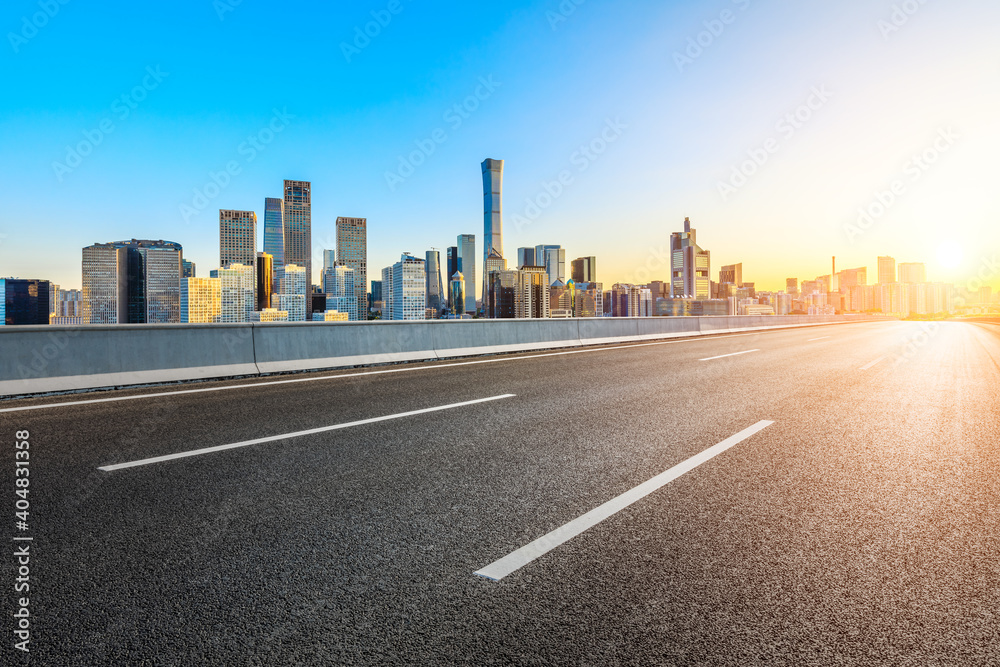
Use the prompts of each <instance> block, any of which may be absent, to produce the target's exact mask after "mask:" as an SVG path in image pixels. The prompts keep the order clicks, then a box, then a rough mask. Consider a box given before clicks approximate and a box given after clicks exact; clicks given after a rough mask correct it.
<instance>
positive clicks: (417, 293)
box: [392, 253, 427, 320]
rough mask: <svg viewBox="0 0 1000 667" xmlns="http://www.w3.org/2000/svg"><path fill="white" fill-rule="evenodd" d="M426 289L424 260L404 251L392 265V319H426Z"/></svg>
mask: <svg viewBox="0 0 1000 667" xmlns="http://www.w3.org/2000/svg"><path fill="white" fill-rule="evenodd" d="M426 290H427V276H426V273H425V270H424V260H422V259H417V258H416V257H413V256H412V255H408V254H405V253H404V254H403V255H402V257H400V259H399V261H398V262H396V263H395V264H393V265H392V319H394V320H423V319H426V318H425V308H426V306H425V304H426V302H427V293H426Z"/></svg>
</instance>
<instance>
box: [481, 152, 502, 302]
mask: <svg viewBox="0 0 1000 667" xmlns="http://www.w3.org/2000/svg"><path fill="white" fill-rule="evenodd" d="M482 167H483V301H484V302H485V301H486V295H487V294H488V293H489V284H490V274H489V267H488V266H487V263H488V261H489V259H490V257H491V256H493V257H496V256H500V257H503V160H493V159H491V158H487V159H485V160H483V165H482ZM483 305H484V306H485V303H484V304H483Z"/></svg>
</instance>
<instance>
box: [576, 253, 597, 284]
mask: <svg viewBox="0 0 1000 667" xmlns="http://www.w3.org/2000/svg"><path fill="white" fill-rule="evenodd" d="M572 277H573V282H574V283H592V282H596V281H597V258H596V257H580V258H578V259H574V260H573V276H572Z"/></svg>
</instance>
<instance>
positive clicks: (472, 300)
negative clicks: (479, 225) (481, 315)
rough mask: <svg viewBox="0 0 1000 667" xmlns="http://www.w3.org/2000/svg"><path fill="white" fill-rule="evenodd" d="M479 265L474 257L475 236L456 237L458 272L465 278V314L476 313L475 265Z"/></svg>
mask: <svg viewBox="0 0 1000 667" xmlns="http://www.w3.org/2000/svg"><path fill="white" fill-rule="evenodd" d="M478 263H479V260H478V258H477V257H476V235H475V234H459V235H458V266H459V268H458V270H459V271H461V272H462V276H464V278H465V312H466V313H468V314H469V315H472V314H474V313H475V312H476V298H477V296H478V294H477V293H476V292H477V289H478V287H477V285H478V283H476V264H478Z"/></svg>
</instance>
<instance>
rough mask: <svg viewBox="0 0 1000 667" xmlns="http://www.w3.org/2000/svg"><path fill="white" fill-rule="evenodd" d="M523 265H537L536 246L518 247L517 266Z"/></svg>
mask: <svg viewBox="0 0 1000 667" xmlns="http://www.w3.org/2000/svg"><path fill="white" fill-rule="evenodd" d="M522 266H536V264H535V249H534V248H518V249H517V267H516V268H518V269H520V268H521V267H522Z"/></svg>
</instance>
